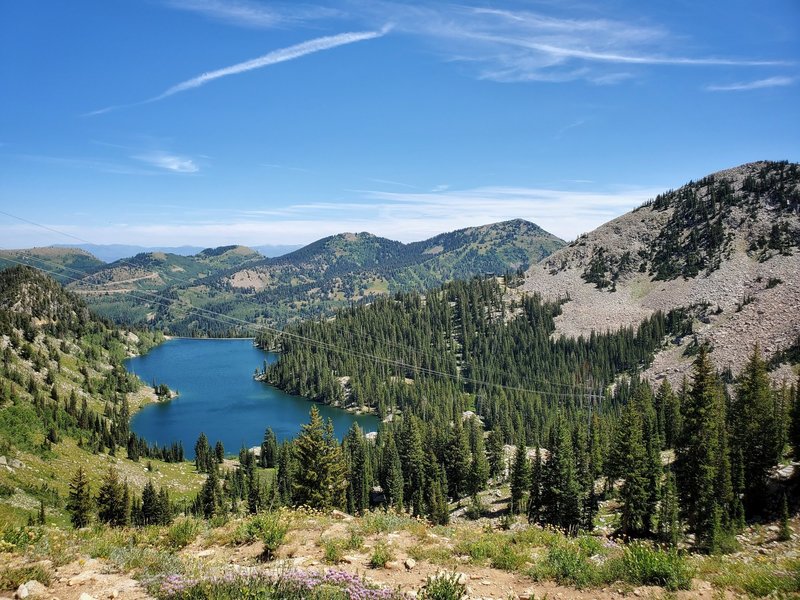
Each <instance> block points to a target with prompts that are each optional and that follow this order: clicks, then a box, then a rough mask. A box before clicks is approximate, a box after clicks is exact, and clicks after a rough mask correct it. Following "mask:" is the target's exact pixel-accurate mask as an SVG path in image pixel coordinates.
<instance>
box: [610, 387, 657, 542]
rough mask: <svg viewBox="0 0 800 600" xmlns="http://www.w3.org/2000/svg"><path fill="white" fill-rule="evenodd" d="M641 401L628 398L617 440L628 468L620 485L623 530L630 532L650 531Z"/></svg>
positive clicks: (622, 466)
mask: <svg viewBox="0 0 800 600" xmlns="http://www.w3.org/2000/svg"><path fill="white" fill-rule="evenodd" d="M641 407H642V403H641V402H636V401H634V400H633V399H631V401H629V402H628V404H627V406H626V407H625V410H624V411H623V413H622V418H621V419H620V421H619V422H618V423H617V437H616V441H615V448H616V451H615V456H616V460H618V461H621V464H620V466H619V467H618V468H620V469H621V470H623V472H624V477H625V480H624V483H623V484H622V488H621V489H620V500H621V501H622V516H621V519H620V524H621V527H622V532H623V533H624V534H625V535H627V536H638V535H642V534H645V533H647V530H648V526H647V524H648V522H649V515H648V511H649V510H650V507H649V502H648V500H649V490H648V478H647V467H648V460H647V448H646V447H645V444H644V440H643V424H642V413H641V412H640V410H641Z"/></svg>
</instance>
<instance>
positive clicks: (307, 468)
mask: <svg viewBox="0 0 800 600" xmlns="http://www.w3.org/2000/svg"><path fill="white" fill-rule="evenodd" d="M294 446H295V453H296V457H297V463H298V466H299V469H298V471H297V474H296V475H295V478H294V490H293V499H294V502H295V504H299V505H306V506H310V507H312V508H320V509H323V510H330V509H332V508H337V507H341V505H342V495H343V491H344V487H345V485H346V481H345V475H346V466H345V464H344V461H343V459H342V454H341V449H340V448H339V446H338V444H337V443H336V438H335V437H333V432H332V426H331V427H326V426H325V424H324V423H323V421H322V417H320V414H319V411H318V410H317V407H316V406H312V407H311V413H310V421H309V423H307V424H305V425H303V427H302V432H301V433H300V435H299V436H298V437H297V439H296V440H295V442H294Z"/></svg>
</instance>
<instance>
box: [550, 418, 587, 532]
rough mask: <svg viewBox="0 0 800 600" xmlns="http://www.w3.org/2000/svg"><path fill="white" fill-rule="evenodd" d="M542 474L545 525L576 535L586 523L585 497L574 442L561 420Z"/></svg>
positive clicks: (553, 430)
mask: <svg viewBox="0 0 800 600" xmlns="http://www.w3.org/2000/svg"><path fill="white" fill-rule="evenodd" d="M542 471H543V476H542V509H541V515H542V517H541V520H542V522H543V523H546V524H548V525H553V526H555V527H560V528H561V529H563V530H564V531H567V532H570V533H575V532H576V531H577V530H578V528H579V526H580V524H581V521H582V518H581V517H582V514H581V513H582V511H581V507H582V504H583V503H582V494H581V489H580V485H579V483H578V481H577V477H576V473H575V457H574V454H573V450H572V440H571V439H570V435H569V432H568V431H567V429H566V427H565V425H564V423H563V417H561V416H559V417H558V418H557V419H556V422H555V423H554V425H553V429H552V431H551V435H550V457H549V459H548V460H547V462H546V463H545V465H544V468H543V469H542Z"/></svg>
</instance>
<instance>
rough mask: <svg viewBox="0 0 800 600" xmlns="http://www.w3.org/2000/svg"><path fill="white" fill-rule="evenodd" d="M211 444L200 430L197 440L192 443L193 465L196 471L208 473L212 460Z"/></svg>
mask: <svg viewBox="0 0 800 600" xmlns="http://www.w3.org/2000/svg"><path fill="white" fill-rule="evenodd" d="M211 457H212V455H211V446H210V445H209V443H208V438H207V437H206V434H205V433H203V432H200V436H199V437H198V438H197V442H195V445H194V466H195V468H196V469H197V472H198V473H208V471H209V466H210V464H211V462H212V458H211Z"/></svg>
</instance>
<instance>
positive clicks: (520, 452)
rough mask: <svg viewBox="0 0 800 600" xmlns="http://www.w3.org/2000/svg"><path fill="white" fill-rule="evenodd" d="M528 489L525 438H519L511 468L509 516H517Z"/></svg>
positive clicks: (528, 465) (528, 478) (528, 466)
mask: <svg viewBox="0 0 800 600" xmlns="http://www.w3.org/2000/svg"><path fill="white" fill-rule="evenodd" d="M529 487H530V464H529V462H528V453H527V448H526V447H525V438H524V437H522V436H520V439H519V440H518V441H517V449H516V452H515V454H514V464H513V465H512V467H511V502H510V504H509V510H510V511H511V514H515V515H518V514H519V513H521V512H522V509H523V507H524V506H523V498H524V496H525V492H527V491H528V488H529Z"/></svg>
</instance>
